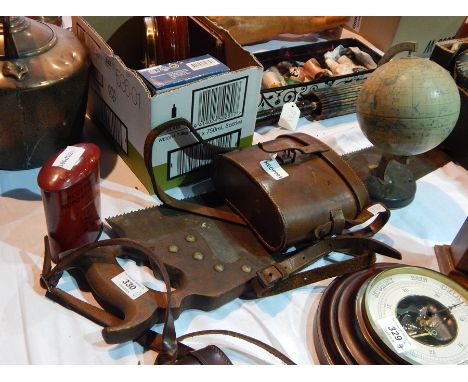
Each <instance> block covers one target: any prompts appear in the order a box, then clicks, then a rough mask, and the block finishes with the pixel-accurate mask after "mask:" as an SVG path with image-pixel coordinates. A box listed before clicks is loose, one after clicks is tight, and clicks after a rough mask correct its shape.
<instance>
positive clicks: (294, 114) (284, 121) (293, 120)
mask: <svg viewBox="0 0 468 382" xmlns="http://www.w3.org/2000/svg"><path fill="white" fill-rule="evenodd" d="M300 116H301V111H300V110H299V108H298V107H297V105H296V103H295V102H287V103H285V104H284V105H283V109H282V110H281V115H280V119H279V121H278V126H280V127H283V128H285V129H287V130H292V131H294V130H296V127H297V122H298V121H299V117H300Z"/></svg>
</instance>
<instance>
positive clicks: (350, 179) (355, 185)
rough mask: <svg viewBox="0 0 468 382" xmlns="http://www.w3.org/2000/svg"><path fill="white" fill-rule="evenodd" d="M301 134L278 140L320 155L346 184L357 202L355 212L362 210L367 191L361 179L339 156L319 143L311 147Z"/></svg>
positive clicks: (286, 135)
mask: <svg viewBox="0 0 468 382" xmlns="http://www.w3.org/2000/svg"><path fill="white" fill-rule="evenodd" d="M302 134H303V133H299V134H295V135H292V134H282V135H279V136H278V138H279V137H288V138H290V139H294V140H296V141H298V142H300V143H301V144H303V145H305V146H311V147H312V148H313V150H308V151H311V152H313V153H316V154H317V155H321V156H322V157H323V159H325V160H326V161H327V162H328V164H329V165H330V166H331V167H333V168H334V169H335V171H336V172H337V173H338V174H339V175H340V176H341V178H342V179H343V180H344V181H345V182H346V184H347V185H348V187H349V188H350V189H351V191H352V192H353V194H354V197H355V198H356V202H357V203H356V204H357V210H358V211H361V210H363V209H364V208H365V206H366V205H367V198H364V199H363V195H366V196H367V195H368V194H367V189H366V186H365V185H364V183H362V181H361V179H359V177H358V176H357V175H356V173H355V172H354V170H353V169H352V168H351V167H350V166H349V165H348V164H347V163H346V162H345V161H344V160H343V159H342V158H340V156H339V155H338V154H337V153H336V152H334V151H333V150H330V148H329V147H328V146H327V145H325V144H324V143H322V142H321V141H317V142H314V144H313V145H311V144H310V143H309V142H308V141H307V140H306V139H302V138H301V137H300V135H302ZM304 135H305V134H304ZM306 152H307V150H306Z"/></svg>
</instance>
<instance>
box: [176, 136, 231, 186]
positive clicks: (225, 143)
mask: <svg viewBox="0 0 468 382" xmlns="http://www.w3.org/2000/svg"><path fill="white" fill-rule="evenodd" d="M206 141H207V142H208V143H211V144H212V145H215V146H220V147H234V146H239V142H240V130H236V131H233V132H230V133H227V134H223V135H220V136H218V137H215V138H211V139H207V140H206ZM212 158H213V153H212V152H211V151H209V150H208V149H207V148H206V147H204V146H203V145H202V144H201V143H194V144H192V145H189V146H185V147H181V148H179V149H177V150H172V151H169V152H168V153H167V163H168V167H167V168H168V170H167V171H168V174H167V178H168V179H174V178H177V177H178V176H182V175H185V174H187V173H189V172H191V171H194V170H196V169H198V168H200V167H202V166H205V165H207V164H209V163H210V162H211V159H212Z"/></svg>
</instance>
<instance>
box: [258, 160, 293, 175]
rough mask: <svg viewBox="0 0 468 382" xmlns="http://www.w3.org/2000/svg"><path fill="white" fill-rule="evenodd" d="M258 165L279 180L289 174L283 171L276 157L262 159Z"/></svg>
mask: <svg viewBox="0 0 468 382" xmlns="http://www.w3.org/2000/svg"><path fill="white" fill-rule="evenodd" d="M260 166H262V168H263V169H264V170H265V171H266V172H267V173H268V175H270V176H271V177H272V178H273V179H276V180H280V179H283V178H286V177H287V176H289V174H288V173H287V172H286V171H284V169H283V168H282V167H281V166H280V164H279V163H278V162H277V161H276V159H270V160H262V161H261V162H260Z"/></svg>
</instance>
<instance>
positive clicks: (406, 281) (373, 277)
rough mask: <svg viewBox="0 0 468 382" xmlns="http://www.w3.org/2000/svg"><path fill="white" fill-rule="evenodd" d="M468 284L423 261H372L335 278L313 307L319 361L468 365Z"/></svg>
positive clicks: (335, 362)
mask: <svg viewBox="0 0 468 382" xmlns="http://www.w3.org/2000/svg"><path fill="white" fill-rule="evenodd" d="M467 299H468V291H467V290H466V289H465V288H464V287H462V286H461V285H459V284H458V283H456V282H455V281H453V280H451V279H449V278H448V277H446V276H444V275H442V274H440V273H438V272H435V271H432V270H429V269H425V268H419V267H412V266H400V265H395V264H376V265H375V266H374V267H373V268H371V269H368V270H364V271H361V272H357V273H354V274H351V275H347V276H343V277H340V278H337V279H335V280H334V281H333V282H332V283H331V284H330V285H329V286H328V287H327V289H326V290H325V292H324V295H323V297H322V300H321V301H320V304H319V306H318V309H317V313H316V316H315V325H314V344H315V348H316V352H317V356H318V358H319V361H320V363H324V364H430V365H431V364H468V305H467Z"/></svg>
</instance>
